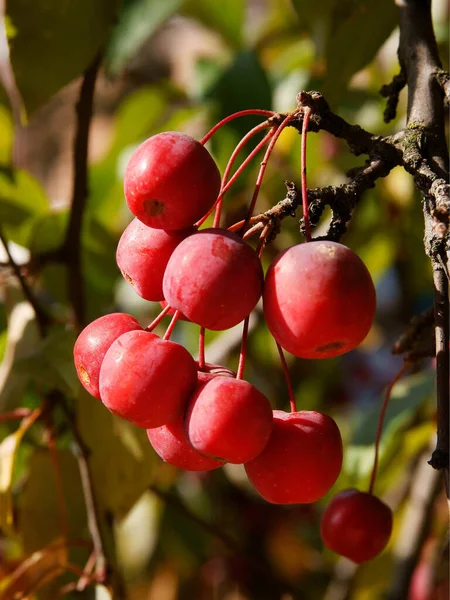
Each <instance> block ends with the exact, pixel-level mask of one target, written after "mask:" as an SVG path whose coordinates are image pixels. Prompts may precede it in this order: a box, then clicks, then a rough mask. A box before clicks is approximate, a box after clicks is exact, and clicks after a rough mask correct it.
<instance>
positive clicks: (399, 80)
mask: <svg viewBox="0 0 450 600" xmlns="http://www.w3.org/2000/svg"><path fill="white" fill-rule="evenodd" d="M405 85H406V73H405V71H404V69H400V73H399V74H398V75H395V76H394V78H393V79H392V81H391V83H389V84H387V85H383V87H382V88H381V90H380V94H381V95H382V96H383V97H384V98H387V103H386V110H385V111H384V122H385V123H389V122H390V121H392V120H393V119H395V115H396V112H397V105H398V97H399V95H400V92H401V91H402V89H403V88H404V87H405Z"/></svg>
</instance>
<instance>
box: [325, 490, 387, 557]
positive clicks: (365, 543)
mask: <svg viewBox="0 0 450 600" xmlns="http://www.w3.org/2000/svg"><path fill="white" fill-rule="evenodd" d="M391 532H392V511H391V509H390V508H389V507H388V506H386V504H384V502H382V501H381V500H380V499H379V498H377V497H376V496H373V495H372V494H368V493H366V492H360V491H358V490H355V489H348V490H344V491H342V492H340V493H339V494H337V495H336V496H335V497H334V498H333V500H332V501H331V502H330V504H329V505H328V506H327V508H326V509H325V512H324V513H323V515H322V521H321V535H322V539H323V541H324V543H325V545H326V546H327V547H328V548H330V549H331V550H333V551H334V552H337V554H340V555H342V556H346V557H347V558H349V559H350V560H352V561H353V562H355V563H362V562H365V561H367V560H371V559H372V558H375V556H377V555H378V554H380V552H381V551H382V550H383V549H384V548H385V546H386V544H387V543H388V541H389V538H390V536H391Z"/></svg>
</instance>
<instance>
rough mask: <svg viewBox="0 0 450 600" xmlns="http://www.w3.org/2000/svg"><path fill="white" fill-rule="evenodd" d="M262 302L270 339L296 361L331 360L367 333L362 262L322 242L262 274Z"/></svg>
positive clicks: (368, 306)
mask: <svg viewBox="0 0 450 600" xmlns="http://www.w3.org/2000/svg"><path fill="white" fill-rule="evenodd" d="M263 301H264V316H265V319H266V323H267V326H268V327H269V329H270V331H271V333H272V335H273V336H274V338H275V339H276V340H277V342H278V343H279V344H280V345H281V346H282V347H283V348H284V349H285V350H287V351H288V352H290V353H291V354H293V355H294V356H298V357H299V358H331V357H334V356H339V355H340V354H344V353H345V352H349V351H350V350H353V348H355V347H356V346H358V344H360V343H361V342H362V341H363V340H364V338H365V337H366V335H367V334H368V332H369V330H370V327H371V325H372V322H373V318H374V315H375V308H376V297H375V288H374V285H373V282H372V279H371V277H370V274H369V271H368V270H367V267H366V266H365V265H364V263H363V262H362V260H361V259H360V258H359V257H358V256H357V255H356V254H355V253H354V252H353V251H352V250H350V249H349V248H347V247H346V246H343V245H342V244H338V243H336V242H328V241H318V242H314V241H313V242H309V243H306V244H299V245H296V246H292V247H291V248H288V249H287V250H285V251H284V252H282V253H281V254H279V255H278V256H277V257H276V259H275V260H274V261H273V263H272V264H271V266H270V267H269V269H268V271H267V275H266V280H265V285H264V294H263Z"/></svg>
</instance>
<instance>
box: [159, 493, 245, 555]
mask: <svg viewBox="0 0 450 600" xmlns="http://www.w3.org/2000/svg"><path fill="white" fill-rule="evenodd" d="M149 489H150V491H151V492H152V493H153V494H155V496H157V497H158V498H159V499H160V500H162V501H163V502H164V504H166V505H167V506H171V507H172V508H174V509H175V510H177V511H178V512H180V513H181V514H183V515H184V516H185V517H187V518H188V519H189V520H190V521H192V522H193V523H196V524H197V525H198V526H199V527H200V528H201V529H203V530H204V531H206V532H207V533H208V534H209V535H211V536H213V537H215V538H217V539H218V540H219V541H220V542H222V544H223V545H224V546H225V547H226V548H228V550H230V551H231V552H232V553H233V554H241V553H242V551H243V548H242V547H241V545H240V544H239V542H238V541H237V540H235V539H234V538H232V537H231V536H230V535H228V533H226V532H225V531H223V530H222V529H221V528H220V527H218V526H217V525H215V524H214V523H211V522H209V521H206V520H205V519H203V518H202V517H200V516H199V515H196V514H195V513H194V512H192V511H191V510H190V509H189V508H188V507H187V506H186V505H185V504H184V502H182V501H181V500H180V499H179V498H178V497H177V496H176V495H175V494H173V493H171V492H166V491H164V490H161V489H160V488H159V487H157V486H156V485H154V484H151V485H150V487H149Z"/></svg>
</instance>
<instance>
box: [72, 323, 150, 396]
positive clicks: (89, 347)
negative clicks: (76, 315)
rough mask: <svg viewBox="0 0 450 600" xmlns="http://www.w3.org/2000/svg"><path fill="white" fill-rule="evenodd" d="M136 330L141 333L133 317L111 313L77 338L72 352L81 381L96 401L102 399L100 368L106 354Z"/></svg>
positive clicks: (88, 327) (91, 325) (91, 324)
mask: <svg viewBox="0 0 450 600" xmlns="http://www.w3.org/2000/svg"><path fill="white" fill-rule="evenodd" d="M133 330H142V327H141V326H140V325H139V323H138V322H137V320H136V319H135V318H134V317H132V316H131V315H127V314H124V313H111V314H109V315H104V316H103V317H100V318H99V319H96V320H95V321H92V323H89V325H87V326H86V327H85V328H84V329H83V331H82V332H81V333H80V335H79V336H78V338H77V341H76V342H75V346H74V348H73V358H74V362H75V368H76V370H77V375H78V379H79V380H80V381H81V383H82V385H83V387H84V388H86V390H87V391H88V392H89V393H90V394H91V395H92V396H94V397H95V398H100V390H99V378H100V367H101V366H102V362H103V359H104V357H105V354H106V352H107V350H108V349H109V347H110V346H111V344H112V343H113V342H114V341H115V340H116V339H117V338H118V337H120V336H121V335H122V334H123V333H126V332H127V331H133Z"/></svg>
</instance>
